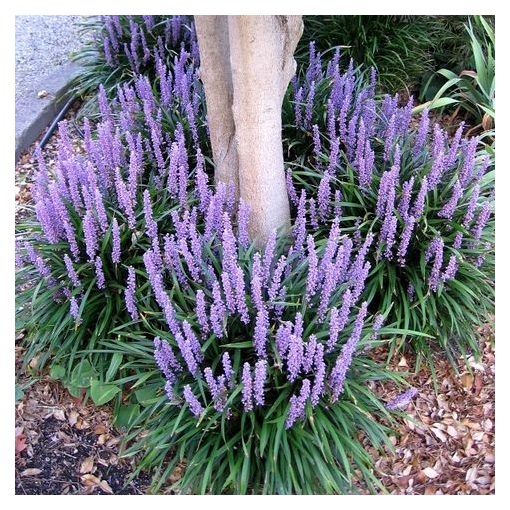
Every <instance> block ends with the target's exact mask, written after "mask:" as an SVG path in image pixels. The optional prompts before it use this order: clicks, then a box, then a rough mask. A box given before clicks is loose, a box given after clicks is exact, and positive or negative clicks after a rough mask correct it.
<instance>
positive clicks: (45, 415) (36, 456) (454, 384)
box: [15, 111, 495, 494]
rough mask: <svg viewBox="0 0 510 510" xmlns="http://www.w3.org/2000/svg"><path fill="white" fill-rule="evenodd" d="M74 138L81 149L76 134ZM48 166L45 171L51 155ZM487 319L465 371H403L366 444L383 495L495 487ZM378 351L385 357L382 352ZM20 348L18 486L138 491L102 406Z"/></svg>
mask: <svg viewBox="0 0 510 510" xmlns="http://www.w3.org/2000/svg"><path fill="white" fill-rule="evenodd" d="M73 114H74V112H73V111H71V112H70V113H69V115H68V118H72V115H73ZM74 142H75V143H76V146H77V150H80V145H81V143H80V139H79V137H78V136H77V135H76V136H75V137H74ZM56 151H57V148H56V136H53V137H52V139H51V140H50V142H49V143H48V144H47V146H46V147H45V149H44V153H45V155H46V158H47V159H48V158H50V159H51V158H53V157H54V156H55V155H56ZM32 154H33V147H32V148H31V149H30V150H29V151H27V153H26V154H25V155H23V156H22V157H21V159H20V161H19V162H18V164H17V165H16V221H17V222H18V221H22V220H23V219H24V218H26V217H27V214H28V212H27V210H26V208H25V206H26V205H28V204H30V203H31V199H32V197H31V187H32V184H31V183H32V182H33V177H34V172H35V169H36V162H35V160H34V158H33V156H32ZM48 166H49V168H50V169H51V167H52V165H51V162H50V163H49V165H48ZM492 322H493V321H490V323H489V324H488V325H487V326H486V327H485V328H483V329H482V330H481V331H480V338H481V342H482V344H483V357H482V359H481V360H480V361H479V362H475V360H473V359H471V360H470V364H471V371H464V372H461V373H456V372H455V371H454V370H453V368H452V367H451V366H450V365H449V364H448V363H447V362H446V361H445V360H443V359H438V360H437V363H436V365H435V368H436V377H437V381H438V391H437V393H436V392H435V389H434V385H433V383H432V380H431V377H430V373H429V372H428V371H427V370H426V369H425V368H423V369H422V370H420V371H419V372H418V373H416V374H411V375H410V377H409V379H408V380H409V382H410V383H411V384H412V385H413V386H415V387H416V388H418V390H419V394H418V396H417V397H416V399H415V400H414V401H413V403H412V404H410V405H409V408H408V412H409V415H410V417H409V420H406V421H405V422H402V423H401V426H400V427H399V429H398V430H397V431H396V434H395V436H394V438H393V443H394V446H395V452H394V455H392V454H390V453H388V452H386V453H385V452H383V453H381V452H376V451H373V450H372V451H371V454H372V455H373V457H374V459H376V467H377V468H378V470H379V471H380V472H381V475H380V480H381V482H382V483H383V485H384V486H385V487H386V488H387V489H388V491H389V492H390V493H391V494H494V492H495V469H494V455H495V428H494V426H495V417H494V415H495V406H494V398H495V397H494V395H495V380H494V379H495V356H494V348H493V344H494V342H493V340H494V331H493V327H492V325H491V324H492ZM19 339H20V338H19V337H18V340H19ZM380 355H381V361H383V362H384V361H385V353H384V352H381V353H380ZM21 356H22V348H21V347H19V346H17V347H16V359H17V382H18V384H21V385H22V386H23V387H24V388H25V389H24V391H25V395H24V396H23V398H22V400H21V401H20V402H18V403H17V404H16V409H15V412H16V434H15V441H16V452H17V453H16V459H15V463H16V493H17V494H143V493H146V492H147V490H148V487H149V484H150V476H149V475H147V474H142V475H141V476H139V477H137V478H135V479H134V480H133V481H131V482H128V479H129V477H130V475H131V473H132V472H133V468H134V464H133V463H134V461H133V460H130V461H127V460H124V459H121V458H119V442H120V439H121V433H119V432H118V431H116V430H115V428H114V426H113V425H112V414H111V411H110V410H109V409H108V407H105V406H103V407H101V408H96V407H94V406H93V405H91V404H87V403H83V402H82V401H81V400H79V399H75V398H73V397H71V396H70V395H69V394H68V393H67V391H66V390H65V389H64V388H63V387H62V386H61V385H60V384H59V383H58V382H55V381H52V380H50V378H49V377H48V376H45V375H41V374H35V375H34V373H33V371H32V370H31V369H30V367H28V369H27V370H23V369H21V362H20V359H21ZM414 362H415V360H414V359H413V357H412V356H411V355H408V354H406V355H403V356H401V357H400V358H398V359H395V361H394V363H393V365H394V366H393V367H392V368H394V369H396V370H399V371H402V372H409V371H411V370H412V367H413V366H414ZM31 372H32V373H31ZM31 383H33V384H31ZM382 391H384V393H382ZM377 393H378V394H380V395H384V398H385V400H390V399H391V398H392V397H393V396H394V393H392V390H391V388H384V387H380V388H378V389H377ZM367 448H368V446H367ZM361 489H362V488H361Z"/></svg>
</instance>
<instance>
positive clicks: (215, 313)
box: [209, 281, 226, 338]
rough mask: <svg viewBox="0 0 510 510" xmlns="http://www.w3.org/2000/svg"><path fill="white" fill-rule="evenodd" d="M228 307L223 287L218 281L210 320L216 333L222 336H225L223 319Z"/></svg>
mask: <svg viewBox="0 0 510 510" xmlns="http://www.w3.org/2000/svg"><path fill="white" fill-rule="evenodd" d="M225 314H226V309H225V304H224V303H223V299H222V297H221V289H220V284H219V283H218V281H215V282H214V284H213V304H212V306H211V314H210V317H209V318H210V321H211V327H212V330H213V332H214V334H215V335H216V336H217V337H218V338H221V337H222V336H223V319H224V318H225Z"/></svg>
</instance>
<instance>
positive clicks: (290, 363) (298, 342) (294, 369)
mask: <svg viewBox="0 0 510 510" xmlns="http://www.w3.org/2000/svg"><path fill="white" fill-rule="evenodd" d="M302 363H303V340H302V339H301V337H300V336H298V335H296V334H293V335H291V337H290V341H289V350H288V354H287V370H288V373H289V374H288V379H289V381H290V382H291V383H292V382H294V381H295V380H296V379H297V376H298V375H299V372H300V370H301V365H302Z"/></svg>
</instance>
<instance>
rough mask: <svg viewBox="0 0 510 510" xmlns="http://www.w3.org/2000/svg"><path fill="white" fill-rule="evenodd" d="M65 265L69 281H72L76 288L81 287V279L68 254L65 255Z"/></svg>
mask: <svg viewBox="0 0 510 510" xmlns="http://www.w3.org/2000/svg"><path fill="white" fill-rule="evenodd" d="M64 263H65V265H66V269H67V274H68V275H69V279H70V280H71V282H72V284H73V285H74V286H75V287H79V286H80V285H81V282H80V278H79V276H78V273H77V272H76V270H75V269H74V266H73V262H72V260H71V259H70V258H69V255H68V254H67V253H66V254H65V255H64Z"/></svg>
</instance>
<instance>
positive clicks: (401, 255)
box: [397, 216, 415, 266]
mask: <svg viewBox="0 0 510 510" xmlns="http://www.w3.org/2000/svg"><path fill="white" fill-rule="evenodd" d="M414 224H415V219H414V217H413V216H408V217H407V218H406V220H405V224H404V230H403V232H402V236H401V237H400V244H399V246H398V250H397V260H398V263H399V264H400V265H401V266H403V265H404V264H405V261H406V255H407V249H408V247H409V243H410V241H411V235H412V233H413V229H414Z"/></svg>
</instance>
